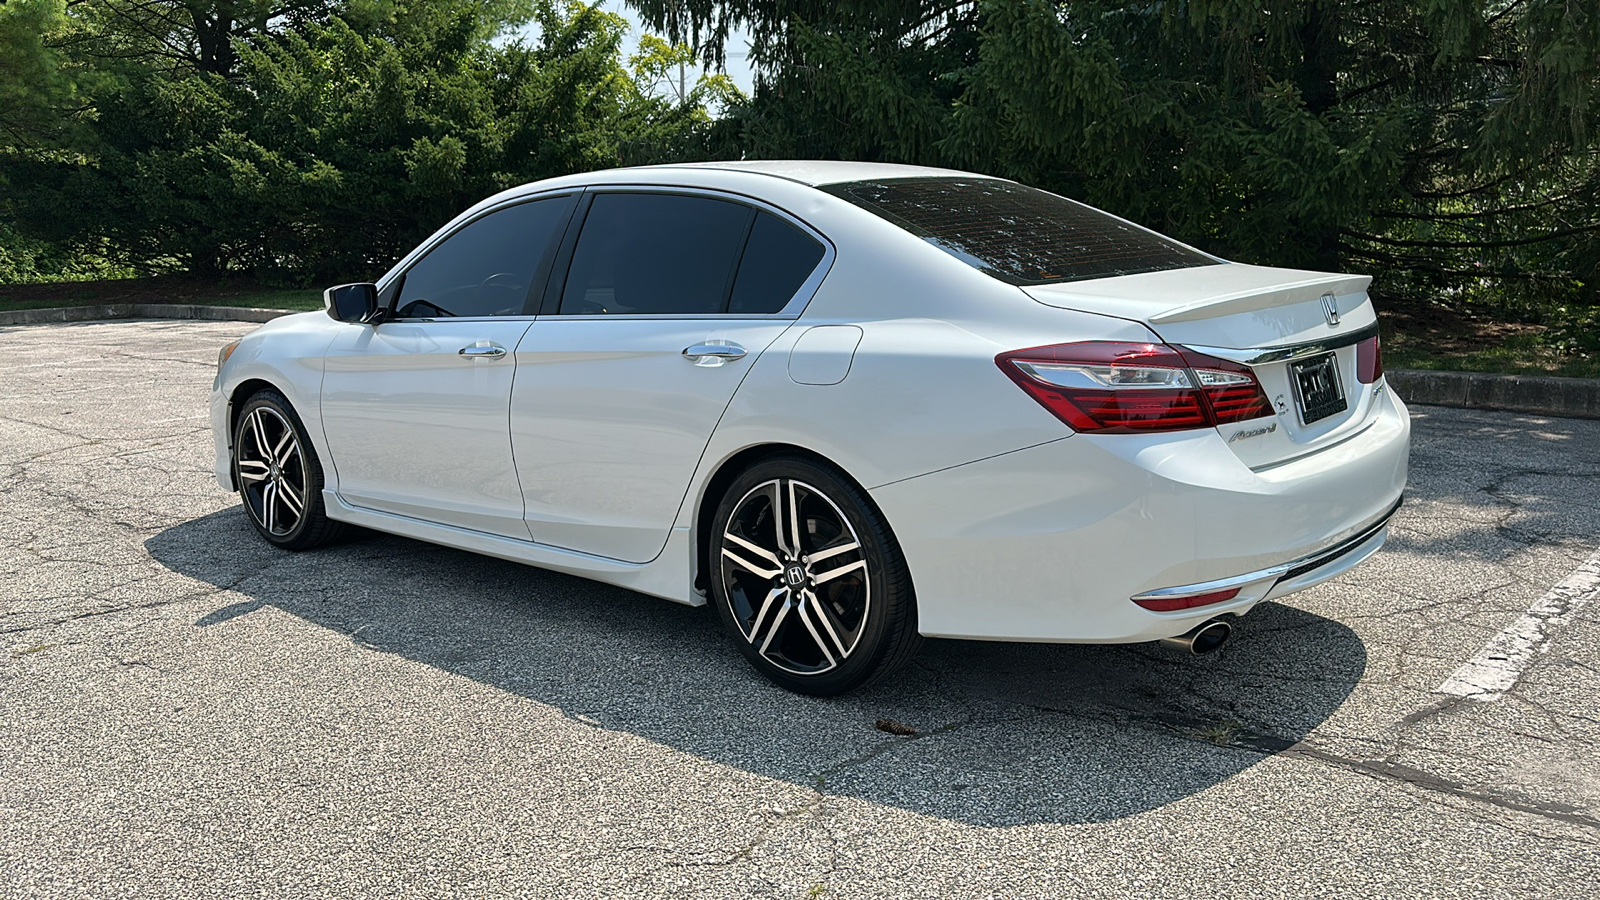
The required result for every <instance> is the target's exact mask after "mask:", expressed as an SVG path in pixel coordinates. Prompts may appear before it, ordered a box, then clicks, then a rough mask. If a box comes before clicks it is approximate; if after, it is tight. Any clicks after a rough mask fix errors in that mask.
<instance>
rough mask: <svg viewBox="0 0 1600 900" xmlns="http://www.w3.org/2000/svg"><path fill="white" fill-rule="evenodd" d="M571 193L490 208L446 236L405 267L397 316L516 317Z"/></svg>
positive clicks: (569, 204) (568, 205) (563, 219)
mask: <svg viewBox="0 0 1600 900" xmlns="http://www.w3.org/2000/svg"><path fill="white" fill-rule="evenodd" d="M572 202H573V198H572V196H570V195H568V196H564V197H550V198H546V199H541V200H533V201H530V202H528V203H519V204H517V205H516V206H508V207H506V208H504V209H498V210H495V211H494V212H492V213H489V214H488V215H486V216H483V217H482V218H479V219H475V220H473V221H472V222H470V223H468V224H467V225H466V227H464V228H462V229H461V230H459V231H457V232H455V233H454V234H452V235H450V236H449V237H447V238H445V239H444V241H442V242H441V243H440V244H438V245H437V246H435V247H434V248H433V249H432V250H429V251H428V253H427V255H426V256H424V257H422V259H420V260H418V261H417V262H416V263H415V264H413V265H412V266H411V268H410V269H407V270H406V273H405V275H404V276H402V278H403V280H402V281H401V282H400V285H399V298H398V299H397V300H396V303H395V315H396V317H397V318H403V319H417V318H426V319H434V318H446V317H458V316H460V317H467V316H520V315H523V314H524V312H525V311H526V308H527V305H528V294H529V292H530V291H531V290H532V289H533V287H534V283H533V282H534V279H535V277H536V275H537V274H538V272H539V270H540V263H541V262H542V261H543V260H544V257H545V253H546V251H547V250H549V249H550V246H551V242H552V241H553V240H554V238H555V237H556V235H557V232H558V231H559V230H560V228H561V226H562V225H564V224H565V223H566V220H567V213H568V211H569V210H570V209H571V207H572Z"/></svg>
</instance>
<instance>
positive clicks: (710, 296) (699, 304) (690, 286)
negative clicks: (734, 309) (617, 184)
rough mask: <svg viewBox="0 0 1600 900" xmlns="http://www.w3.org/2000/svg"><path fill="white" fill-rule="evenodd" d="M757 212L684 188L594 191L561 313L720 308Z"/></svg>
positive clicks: (710, 310) (674, 311) (682, 311)
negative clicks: (673, 191) (680, 191)
mask: <svg viewBox="0 0 1600 900" xmlns="http://www.w3.org/2000/svg"><path fill="white" fill-rule="evenodd" d="M754 214H755V210H753V209H751V208H750V207H748V206H742V205H740V204H737V203H728V202H726V201H723V200H713V199H711V198H708V197H691V196H686V195H682V194H614V193H605V194H599V195H596V197H595V198H594V203H593V205H592V206H590V207H589V214H588V216H587V217H586V218H585V219H584V221H583V233H582V234H581V235H580V236H579V237H578V246H577V248H576V249H575V250H574V251H573V253H572V265H571V267H570V268H569V270H568V274H567V283H566V287H565V288H564V289H563V290H562V292H561V313H562V314H563V315H596V314H600V313H609V314H612V315H629V314H634V315H638V314H655V315H660V314H685V313H718V312H722V310H723V303H724V301H725V300H726V299H727V296H728V289H729V286H730V285H729V282H730V280H731V278H732V275H733V265H734V261H735V260H736V258H737V257H738V255H739V247H740V245H741V244H742V243H743V241H744V237H745V232H746V230H747V229H748V228H749V227H750V218H751V216H753V215H754Z"/></svg>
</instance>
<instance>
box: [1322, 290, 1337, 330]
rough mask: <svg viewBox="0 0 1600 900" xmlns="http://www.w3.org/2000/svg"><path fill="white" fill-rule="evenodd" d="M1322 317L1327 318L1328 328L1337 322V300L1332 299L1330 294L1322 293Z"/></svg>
mask: <svg viewBox="0 0 1600 900" xmlns="http://www.w3.org/2000/svg"><path fill="white" fill-rule="evenodd" d="M1322 317H1323V318H1324V319H1327V320H1328V327H1329V328H1333V327H1335V326H1337V325H1338V324H1339V301H1337V300H1335V299H1333V295H1332V294H1323V295H1322Z"/></svg>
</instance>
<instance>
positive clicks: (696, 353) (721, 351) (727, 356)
mask: <svg viewBox="0 0 1600 900" xmlns="http://www.w3.org/2000/svg"><path fill="white" fill-rule="evenodd" d="M683 356H684V358H685V359H687V360H689V361H690V362H693V363H694V364H695V365H697V366H720V365H722V364H723V363H726V362H731V361H733V360H736V359H743V358H744V348H743V347H741V346H739V345H738V344H734V343H726V344H720V343H719V344H695V345H694V346H693V347H685V348H683Z"/></svg>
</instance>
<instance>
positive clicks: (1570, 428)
mask: <svg viewBox="0 0 1600 900" xmlns="http://www.w3.org/2000/svg"><path fill="white" fill-rule="evenodd" d="M251 327H253V326H250V325H243V324H236V323H195V322H117V323H102V324H81V325H59V326H25V327H14V328H0V384H3V385H4V390H3V391H0V638H3V641H0V725H3V729H0V897H5V898H24V897H26V898H34V897H62V898H69V897H70V898H84V897H307V896H335V897H349V896H383V897H497V896H527V897H778V898H815V897H830V898H831V897H839V898H844V897H945V896H948V897H990V896H993V897H1106V896H1137V897H1183V898H1192V897H1195V896H1240V897H1297V898H1298V897H1305V896H1308V895H1316V896H1318V897H1371V896H1385V897H1470V898H1482V897H1486V896H1517V897H1590V896H1593V891H1594V885H1595V884H1596V883H1597V881H1600V847H1597V845H1600V765H1597V764H1600V753H1597V749H1600V603H1591V604H1589V605H1587V606H1585V607H1583V608H1581V609H1576V608H1575V609H1574V610H1573V611H1572V614H1571V615H1570V616H1567V617H1566V618H1565V619H1563V622H1562V624H1561V625H1560V626H1559V627H1555V628H1553V630H1552V631H1551V632H1550V633H1549V634H1548V643H1547V644H1545V645H1543V646H1542V652H1539V653H1538V654H1537V655H1536V656H1535V657H1534V658H1533V660H1532V663H1531V664H1530V665H1529V666H1528V667H1527V668H1526V670H1525V671H1523V672H1522V674H1521V677H1520V679H1519V680H1518V681H1517V683H1516V684H1515V685H1514V687H1513V688H1512V689H1511V690H1510V691H1509V692H1508V693H1507V694H1506V695H1505V696H1503V697H1500V698H1499V699H1498V700H1495V701H1494V702H1479V701H1476V700H1472V699H1463V698H1461V697H1456V696H1451V695H1447V694H1444V693H1440V692H1439V686H1440V685H1441V683H1442V682H1444V681H1445V680H1446V679H1447V678H1449V677H1450V675H1451V673H1452V672H1454V671H1456V670H1457V668H1458V667H1459V666H1461V665H1462V664H1463V663H1464V662H1466V661H1467V660H1468V659H1470V658H1472V657H1473V656H1474V654H1476V653H1478V652H1479V650H1480V648H1482V647H1484V645H1485V644H1486V642H1488V641H1489V640H1490V639H1491V638H1493V637H1494V636H1495V635H1496V634H1497V633H1498V632H1499V631H1500V630H1501V629H1504V628H1506V627H1507V626H1508V625H1510V624H1511V623H1513V622H1514V621H1516V620H1517V619H1518V617H1519V616H1522V615H1523V613H1524V612H1526V611H1527V610H1528V609H1529V607H1530V606H1532V605H1534V604H1535V603H1536V602H1537V601H1539V600H1540V598H1541V597H1542V596H1543V595H1545V594H1546V592H1548V591H1550V590H1551V588H1552V586H1553V585H1556V584H1557V583H1558V582H1559V581H1561V580H1562V579H1563V578H1565V577H1567V576H1568V575H1569V574H1570V573H1572V572H1573V571H1574V570H1576V569H1578V568H1579V567H1580V566H1582V565H1583V564H1584V563H1585V561H1586V560H1589V559H1590V558H1591V557H1592V556H1594V554H1595V552H1596V548H1597V546H1600V422H1593V421H1579V420H1563V419H1546V418H1537V417H1528V416H1519V415H1511V414H1502V413H1484V412H1471V411H1461V410H1446V409H1440V408H1427V407H1417V408H1416V409H1414V410H1413V413H1414V417H1415V426H1416V428H1415V444H1414V451H1413V468H1412V483H1411V488H1410V491H1409V494H1408V502H1407V505H1406V506H1405V508H1404V509H1403V510H1402V511H1401V513H1400V515H1399V517H1398V518H1397V519H1396V520H1395V524H1394V527H1393V529H1392V534H1391V538H1390V542H1389V545H1388V547H1387V548H1386V549H1385V550H1384V551H1383V552H1382V553H1380V554H1379V555H1378V556H1376V557H1374V558H1373V559H1372V560H1371V561H1369V562H1368V563H1367V564H1365V565H1363V566H1361V567H1360V568H1358V569H1357V570H1355V571H1353V572H1351V573H1349V574H1347V575H1346V576H1344V577H1342V578H1339V579H1337V580H1335V581H1334V582H1331V583H1328V584H1325V585H1322V586H1320V587H1318V588H1316V589H1313V590H1311V591H1307V592H1305V593H1301V594H1298V595H1295V596H1293V597H1290V598H1288V599H1287V600H1286V601H1284V602H1280V603H1273V604H1267V605H1264V606H1263V607H1261V608H1260V609H1258V610H1257V611H1256V612H1254V613H1252V614H1251V615H1250V616H1249V617H1247V618H1246V619H1245V620H1244V621H1243V622H1241V623H1240V625H1239V628H1238V629H1237V631H1236V633H1235V640H1234V642H1233V643H1232V644H1230V645H1229V646H1228V647H1227V648H1226V649H1224V650H1223V651H1222V652H1221V653H1219V654H1216V655H1214V656H1210V657H1203V658H1195V659H1190V658H1182V657H1178V656H1174V655H1169V654H1167V653H1165V652H1163V651H1160V650H1158V649H1156V648H1154V647H1151V646H1148V645H1145V646H1131V647H1071V646H1048V645H1001V644H982V643H967V642H956V641H930V642H929V643H928V644H927V646H926V647H925V649H924V651H923V653H922V655H921V656H920V658H919V660H918V662H917V664H916V665H915V666H914V667H913V668H912V669H911V670H910V671H908V672H907V673H905V674H904V676H903V677H900V678H898V679H897V680H895V681H893V682H892V683H889V684H886V685H882V686H880V687H877V688H874V689H871V690H868V691H862V692H858V693H856V694H852V695H850V696H848V697H844V698H839V699H831V700H818V699H812V698H805V697H799V696H794V695H790V694H787V693H784V692H782V691H781V690H778V689H776V688H774V687H772V686H770V685H768V684H767V683H766V682H764V681H762V680H761V679H760V678H759V677H758V676H756V675H755V674H754V672H753V671H752V670H750V669H749V668H748V667H747V666H746V664H745V663H744V662H743V660H742V659H740V658H739V657H738V655H737V653H736V652H735V651H734V649H733V648H732V647H731V646H730V645H729V644H728V643H727V641H726V640H725V639H724V638H723V637H722V636H721V634H720V633H719V632H718V630H717V628H716V623H715V621H714V617H713V616H712V615H710V614H709V612H708V611H707V610H705V609H689V608H685V607H680V606H675V605H672V604H669V603H666V602H664V601H659V600H654V599H651V598H647V597H643V596H640V595H637V594H632V593H629V592H627V591H623V590H619V589H615V588H610V587H605V586H601V585H597V584H592V583H589V582H585V581H582V580H579V579H576V578H571V577H566V576H562V575H557V574H551V573H547V572H542V571H540V570H537V569H532V568H526V567H522V566H518V565H515V564H512V563H506V562H501V561H497V560H491V559H486V558H481V557H476V556H473V555H470V554H467V553H462V552H458V551H454V550H447V549H443V548H438V547H433V546H429V545H425V544H420V543H416V542H413V541H409V540H404V539H400V538H394V537H388V536H384V535H379V534H373V533H363V534H362V535H360V536H358V537H357V538H355V539H353V540H351V541H350V542H348V543H345V544H343V545H340V546H338V547H334V548H331V549H328V550H325V551H320V552H315V553H309V554H299V555H296V554H288V553H283V552H280V551H277V550H274V549H272V548H270V547H268V546H267V545H266V544H265V543H263V542H262V541H260V540H259V539H258V538H257V537H256V536H255V535H254V533H253V532H252V531H251V530H250V528H249V526H248V525H247V523H246V521H245V519H244V517H243V514H242V513H241V512H240V510H239V509H238V508H237V505H236V501H235V498H234V497H233V496H232V495H228V494H225V493H223V492H222V491H220V490H219V489H218V488H217V486H216V484H215V482H214V481H213V480H212V477H211V475H210V472H209V460H210V453H211V450H210V436H209V433H208V431H207V427H206V418H205V398H206V393H207V391H208V390H209V387H210V381H211V377H212V373H213V366H214V360H215V357H216V351H217V348H218V347H219V346H220V345H222V344H223V343H225V342H226V341H228V340H230V339H232V338H234V337H237V336H238V335H240V334H243V333H244V332H246V331H248V330H250V328H251ZM882 719H892V720H894V721H897V722H900V723H904V724H906V725H909V726H911V727H913V728H915V729H916V731H917V733H916V735H914V736H897V735H893V734H889V733H886V732H884V731H880V730H878V729H877V728H876V727H874V723H876V722H878V721H879V720H882Z"/></svg>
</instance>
